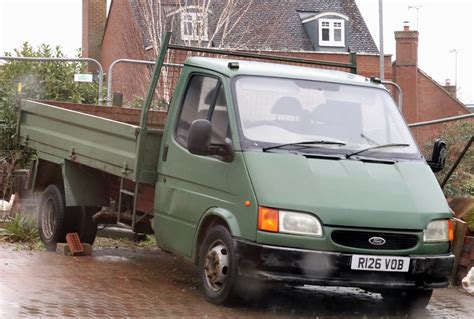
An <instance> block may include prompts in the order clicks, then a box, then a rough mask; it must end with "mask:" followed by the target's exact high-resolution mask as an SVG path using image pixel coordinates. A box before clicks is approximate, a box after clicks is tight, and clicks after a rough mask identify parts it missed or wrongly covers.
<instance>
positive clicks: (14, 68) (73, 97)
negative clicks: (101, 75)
mask: <svg viewBox="0 0 474 319" xmlns="http://www.w3.org/2000/svg"><path fill="white" fill-rule="evenodd" d="M6 55H7V56H19V57H55V58H65V55H64V53H63V52H62V50H61V47H59V46H57V47H55V48H51V47H50V46H49V45H45V44H43V45H40V46H39V47H38V48H36V49H34V48H33V47H32V46H31V45H30V44H28V43H27V42H25V43H24V44H23V45H22V46H21V47H20V48H18V49H15V50H14V53H13V54H11V53H6ZM78 57H80V51H78ZM0 62H1V61H0ZM75 73H87V63H83V62H29V61H8V62H6V63H4V64H0V127H2V129H1V130H0V150H12V149H16V148H18V146H16V145H15V143H14V141H13V140H12V134H14V133H15V127H16V116H17V109H18V105H19V102H20V99H22V98H31V99H42V100H56V101H65V102H74V103H87V104H95V103H97V96H98V87H97V84H96V83H76V82H74V74H75ZM19 83H21V86H22V90H21V93H20V92H18V85H19Z"/></svg>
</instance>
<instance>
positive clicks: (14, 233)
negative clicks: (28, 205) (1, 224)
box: [5, 214, 39, 243]
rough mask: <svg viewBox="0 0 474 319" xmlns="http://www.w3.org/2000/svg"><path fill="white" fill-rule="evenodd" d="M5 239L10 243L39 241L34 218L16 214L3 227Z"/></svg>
mask: <svg viewBox="0 0 474 319" xmlns="http://www.w3.org/2000/svg"><path fill="white" fill-rule="evenodd" d="M5 230H6V234H5V237H6V239H7V240H8V241H10V242H22V243H35V242H36V241H38V240H39V233H38V226H37V225H36V222H35V220H34V218H32V217H31V216H27V215H22V214H17V215H16V216H15V218H14V219H12V220H11V221H9V222H8V223H7V224H6V225H5Z"/></svg>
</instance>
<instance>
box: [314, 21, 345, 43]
mask: <svg viewBox="0 0 474 319" xmlns="http://www.w3.org/2000/svg"><path fill="white" fill-rule="evenodd" d="M323 22H327V23H329V41H325V40H323ZM344 22H345V21H344V20H343V19H319V46H322V47H345V46H346V32H345V27H346V25H345V23H344ZM335 23H340V24H341V27H340V28H337V27H335V26H334V24H335ZM324 28H325V29H327V28H328V27H324ZM336 29H340V30H341V41H335V40H334V30H336Z"/></svg>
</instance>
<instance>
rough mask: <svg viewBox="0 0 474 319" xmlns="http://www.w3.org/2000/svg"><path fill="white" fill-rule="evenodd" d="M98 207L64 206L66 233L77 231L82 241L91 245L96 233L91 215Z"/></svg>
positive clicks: (95, 226) (95, 225)
mask: <svg viewBox="0 0 474 319" xmlns="http://www.w3.org/2000/svg"><path fill="white" fill-rule="evenodd" d="M99 210H100V207H84V206H77V207H66V217H65V220H66V222H65V223H66V226H65V228H66V233H77V234H78V235H79V238H80V239H81V242H82V243H86V244H90V245H92V244H93V243H94V241H95V237H96V235H97V224H96V223H94V222H93V220H92V216H93V215H94V214H95V213H96V212H98V211H99Z"/></svg>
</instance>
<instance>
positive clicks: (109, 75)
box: [106, 59, 183, 106]
mask: <svg viewBox="0 0 474 319" xmlns="http://www.w3.org/2000/svg"><path fill="white" fill-rule="evenodd" d="M120 63H129V64H142V65H155V64H156V62H154V61H148V60H133V59H118V60H115V61H114V62H112V64H111V65H110V66H109V71H108V73H107V97H106V102H107V106H111V105H112V81H113V72H114V68H115V66H116V65H117V64H120ZM163 65H164V66H167V67H179V68H181V67H183V65H182V64H175V63H163Z"/></svg>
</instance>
